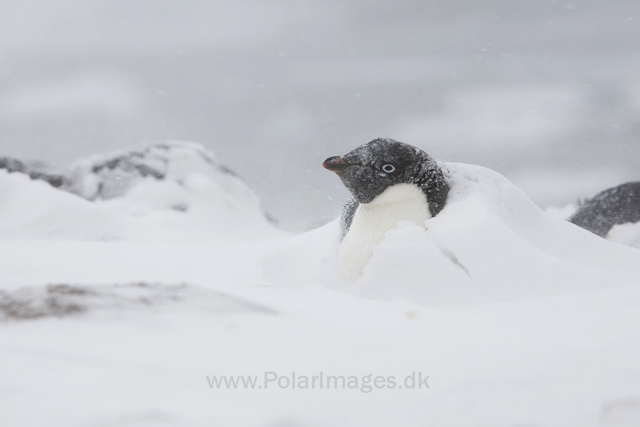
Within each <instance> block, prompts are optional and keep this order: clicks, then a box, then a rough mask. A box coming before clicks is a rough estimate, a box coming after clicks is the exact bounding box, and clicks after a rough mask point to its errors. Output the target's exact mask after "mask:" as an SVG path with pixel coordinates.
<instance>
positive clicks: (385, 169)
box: [382, 163, 396, 173]
mask: <svg viewBox="0 0 640 427" xmlns="http://www.w3.org/2000/svg"><path fill="white" fill-rule="evenodd" d="M382 171H383V172H386V173H394V172H395V171H396V167H395V166H393V165H392V164H390V163H387V164H386V165H384V166H382Z"/></svg>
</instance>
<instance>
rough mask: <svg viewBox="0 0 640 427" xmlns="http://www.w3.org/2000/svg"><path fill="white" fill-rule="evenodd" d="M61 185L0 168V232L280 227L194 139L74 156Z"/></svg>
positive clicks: (160, 235) (234, 234) (70, 234)
mask: <svg viewBox="0 0 640 427" xmlns="http://www.w3.org/2000/svg"><path fill="white" fill-rule="evenodd" d="M64 189H66V190H68V191H69V192H64V191H59V190H56V189H55V188H53V187H51V186H49V185H47V184H45V183H44V182H42V181H32V180H30V179H29V177H28V176H26V175H23V174H15V173H8V172H7V171H2V170H0V198H1V204H0V206H1V208H0V237H5V238H38V239H65V240H100V241H110V240H125V241H129V240H133V241H207V240H219V239H222V240H228V239H238V238H239V239H256V238H257V239H262V238H272V237H277V236H280V235H281V234H282V233H281V232H280V231H278V230H277V229H276V228H275V227H274V225H273V224H272V222H271V221H270V220H269V219H268V218H267V217H266V216H265V214H264V212H263V211H262V208H261V205H260V200H259V199H258V197H257V195H256V194H255V193H254V192H253V191H252V190H251V189H250V188H249V187H248V186H247V184H246V183H245V182H244V181H243V180H242V179H240V178H239V177H238V176H237V175H235V174H234V173H233V172H232V171H230V170H229V169H228V168H226V167H224V166H223V165H221V164H220V163H218V162H217V161H216V160H215V158H214V157H213V155H212V154H211V153H210V152H208V151H206V150H205V149H204V148H203V147H202V146H200V145H198V144H194V143H187V142H169V143H164V144H157V145H152V146H149V147H147V148H144V149H141V150H134V151H126V152H119V153H115V154H113V155H108V156H95V157H92V158H90V159H86V160H82V161H79V162H78V163H76V164H75V165H74V166H73V167H72V170H71V173H70V175H69V178H68V183H67V184H66V185H65V186H64ZM78 196H81V197H78Z"/></svg>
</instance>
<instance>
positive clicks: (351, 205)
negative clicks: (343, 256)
mask: <svg viewBox="0 0 640 427" xmlns="http://www.w3.org/2000/svg"><path fill="white" fill-rule="evenodd" d="M358 206H360V203H358V201H357V200H356V199H355V198H353V197H352V198H350V199H349V201H348V202H347V203H346V204H345V205H344V208H343V209H342V217H341V218H340V226H341V227H340V228H341V229H342V234H341V235H340V240H341V241H342V239H344V236H346V235H347V232H348V231H349V228H350V227H351V223H352V222H353V216H354V215H355V214H356V210H357V209H358Z"/></svg>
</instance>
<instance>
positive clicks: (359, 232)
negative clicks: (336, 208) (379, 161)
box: [339, 184, 431, 281]
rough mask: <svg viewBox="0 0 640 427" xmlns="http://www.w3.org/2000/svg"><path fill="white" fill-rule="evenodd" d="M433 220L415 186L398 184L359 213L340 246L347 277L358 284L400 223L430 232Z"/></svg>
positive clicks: (425, 199)
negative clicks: (375, 253) (378, 248)
mask: <svg viewBox="0 0 640 427" xmlns="http://www.w3.org/2000/svg"><path fill="white" fill-rule="evenodd" d="M429 218H431V214H430V212H429V204H428V201H427V196H426V194H425V193H424V192H423V191H422V189H421V188H420V187H419V186H417V185H415V184H397V185H394V186H391V187H389V188H387V189H386V190H385V191H384V192H382V193H381V194H380V195H378V196H377V197H376V198H375V199H373V200H372V201H371V202H370V203H362V204H360V205H359V206H358V208H357V209H356V212H355V214H354V216H353V220H352V222H351V226H350V227H349V231H348V232H347V234H346V235H345V237H344V239H343V240H342V243H341V245H340V252H339V258H340V268H341V270H342V274H343V277H344V278H345V279H346V280H348V281H354V280H356V279H357V278H358V277H360V275H361V273H362V269H363V268H364V267H365V266H366V265H367V263H368V262H369V259H370V258H371V256H373V247H374V246H375V245H376V244H378V243H380V242H381V241H382V240H383V239H384V236H385V234H386V232H387V231H389V230H391V229H393V228H395V227H396V226H397V225H398V223H399V222H402V221H410V222H413V223H415V224H417V225H419V226H421V227H424V228H425V229H426V225H425V222H426V221H427V220H428V219H429Z"/></svg>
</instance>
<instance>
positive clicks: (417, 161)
mask: <svg viewBox="0 0 640 427" xmlns="http://www.w3.org/2000/svg"><path fill="white" fill-rule="evenodd" d="M322 166H324V167H325V168H326V169H328V170H330V171H332V172H335V173H336V174H338V177H340V179H341V180H342V183H343V184H344V185H345V186H346V187H347V189H348V190H349V191H350V192H351V194H352V195H353V197H354V198H355V199H356V201H358V202H359V203H370V202H371V201H372V200H373V199H375V198H376V197H377V196H379V195H380V194H382V192H384V191H385V190H386V189H387V188H389V187H391V186H393V185H396V184H416V185H418V186H419V187H421V188H422V191H423V192H424V193H425V195H426V196H427V200H428V202H429V210H430V211H431V215H433V216H435V215H436V214H437V213H438V212H440V211H441V210H442V208H443V207H444V204H445V202H446V199H447V194H448V193H449V185H448V184H447V182H446V180H445V179H444V175H443V174H442V171H441V170H440V167H439V166H438V164H437V163H436V162H435V161H434V160H433V159H432V158H431V157H429V155H428V154H427V153H425V152H424V151H422V150H420V149H419V148H417V147H413V146H411V145H408V144H404V143H402V142H398V141H394V140H393V139H388V138H384V139H383V138H380V139H374V140H373V141H371V142H369V143H367V144H364V145H361V146H360V147H358V148H356V149H355V150H353V151H351V152H349V153H347V154H345V155H344V156H335V157H329V158H328V159H327V160H325V162H324V163H323V164H322Z"/></svg>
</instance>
